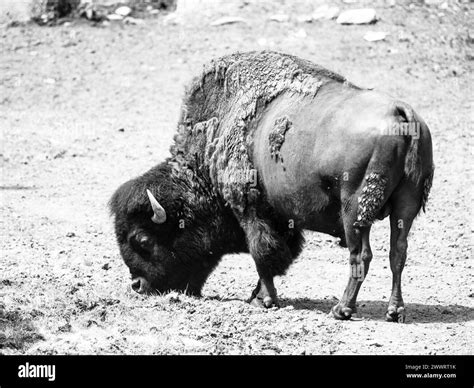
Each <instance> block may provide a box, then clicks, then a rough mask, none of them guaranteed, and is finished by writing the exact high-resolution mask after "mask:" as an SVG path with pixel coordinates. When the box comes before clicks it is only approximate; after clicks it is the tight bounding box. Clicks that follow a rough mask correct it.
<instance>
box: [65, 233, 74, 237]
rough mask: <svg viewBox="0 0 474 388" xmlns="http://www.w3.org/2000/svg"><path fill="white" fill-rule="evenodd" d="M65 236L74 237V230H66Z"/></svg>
mask: <svg viewBox="0 0 474 388" xmlns="http://www.w3.org/2000/svg"><path fill="white" fill-rule="evenodd" d="M66 237H76V233H74V232H67V233H66Z"/></svg>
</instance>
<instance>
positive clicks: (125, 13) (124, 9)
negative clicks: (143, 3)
mask: <svg viewBox="0 0 474 388" xmlns="http://www.w3.org/2000/svg"><path fill="white" fill-rule="evenodd" d="M131 13H132V9H131V8H130V7H127V6H126V5H123V6H121V7H118V8H117V9H116V10H115V14H117V15H120V16H122V17H125V16H128V15H130V14H131Z"/></svg>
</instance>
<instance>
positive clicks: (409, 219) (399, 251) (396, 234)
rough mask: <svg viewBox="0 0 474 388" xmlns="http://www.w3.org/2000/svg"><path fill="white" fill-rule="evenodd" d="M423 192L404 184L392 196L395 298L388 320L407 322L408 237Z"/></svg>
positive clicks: (391, 242)
mask: <svg viewBox="0 0 474 388" xmlns="http://www.w3.org/2000/svg"><path fill="white" fill-rule="evenodd" d="M421 191H422V190H421V189H420V188H418V187H417V186H416V185H415V184H414V183H412V182H410V181H405V182H404V183H403V184H402V185H401V186H400V187H399V188H397V190H396V191H395V192H394V193H393V194H392V196H391V198H390V201H391V203H392V207H393V208H392V212H391V214H390V269H391V270H392V294H391V296H390V300H389V302H388V310H387V314H386V320H387V321H390V322H404V321H405V304H404V302H403V298H402V288H401V283H402V271H403V268H404V267H405V261H406V258H407V248H408V241H407V238H408V233H409V232H410V228H411V226H412V223H413V220H414V219H415V217H416V216H417V214H418V212H419V211H420V208H421V197H422V192H421Z"/></svg>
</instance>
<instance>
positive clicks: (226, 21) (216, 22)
mask: <svg viewBox="0 0 474 388" xmlns="http://www.w3.org/2000/svg"><path fill="white" fill-rule="evenodd" d="M234 23H246V20H245V19H244V18H241V17H238V16H224V17H221V18H219V19H217V20H214V21H213V22H212V23H211V24H210V25H211V26H212V27H218V26H223V25H225V24H234Z"/></svg>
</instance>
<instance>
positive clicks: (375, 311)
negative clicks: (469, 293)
mask: <svg viewBox="0 0 474 388" xmlns="http://www.w3.org/2000/svg"><path fill="white" fill-rule="evenodd" d="M336 303H337V300H336V299H309V298H296V299H292V298H282V299H280V305H281V307H286V306H293V307H294V309H295V310H319V311H322V312H327V313H329V312H330V311H331V308H332V307H333V306H334V305H335V304H336ZM387 306H388V301H377V300H361V301H359V302H358V303H357V311H358V314H359V316H360V317H363V318H365V319H368V320H374V321H384V320H385V313H386V311H387ZM405 309H406V313H407V321H406V322H407V323H434V322H443V323H454V322H468V321H471V320H474V308H472V307H467V306H461V305H458V304H453V305H441V304H421V303H405Z"/></svg>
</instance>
